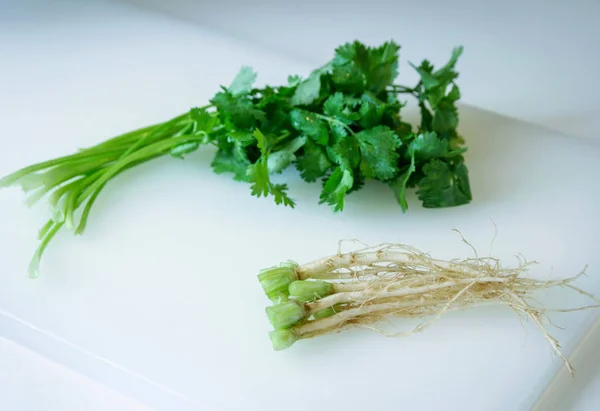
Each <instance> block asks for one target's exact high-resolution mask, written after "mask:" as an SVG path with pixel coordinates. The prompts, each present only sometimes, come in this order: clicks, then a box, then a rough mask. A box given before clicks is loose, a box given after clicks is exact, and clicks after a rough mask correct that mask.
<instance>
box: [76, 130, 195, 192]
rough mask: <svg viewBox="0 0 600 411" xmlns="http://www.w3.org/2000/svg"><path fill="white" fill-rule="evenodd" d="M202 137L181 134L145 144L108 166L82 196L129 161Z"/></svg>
mask: <svg viewBox="0 0 600 411" xmlns="http://www.w3.org/2000/svg"><path fill="white" fill-rule="evenodd" d="M201 140H202V137H198V136H180V137H175V138H172V139H168V140H163V141H159V142H157V143H153V144H151V145H148V146H145V147H143V148H141V149H140V150H138V151H136V152H134V153H131V154H130V155H129V156H127V157H125V158H122V159H120V160H119V161H117V162H115V163H114V164H112V165H111V166H109V167H107V169H106V171H105V174H103V175H102V177H100V178H99V179H98V180H96V181H94V183H92V184H91V185H90V186H88V187H87V188H86V189H85V191H84V192H83V193H82V194H81V196H80V198H81V199H83V200H85V198H87V197H88V196H89V195H91V194H92V193H93V192H94V191H96V190H97V189H98V188H99V187H100V186H102V185H103V184H104V183H106V182H107V181H108V180H110V179H111V178H112V177H113V176H114V175H115V174H116V173H117V172H118V171H119V170H120V169H121V168H123V167H125V166H127V165H128V164H129V163H133V162H135V161H138V160H141V159H143V158H144V157H147V156H154V155H157V154H166V153H165V151H167V152H168V150H169V149H170V148H172V147H174V146H177V145H179V144H182V143H185V142H191V141H201Z"/></svg>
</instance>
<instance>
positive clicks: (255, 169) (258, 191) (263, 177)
mask: <svg viewBox="0 0 600 411" xmlns="http://www.w3.org/2000/svg"><path fill="white" fill-rule="evenodd" d="M246 174H247V176H248V180H249V181H250V182H252V185H251V186H250V190H251V192H252V195H253V196H256V197H258V198H260V197H267V196H268V195H269V194H271V195H273V197H274V198H275V204H283V205H286V206H289V207H292V208H294V206H295V205H296V203H295V202H294V200H292V199H291V198H290V197H289V196H288V195H287V193H286V191H287V188H288V187H287V184H273V183H272V182H271V179H270V178H269V167H268V166H267V161H265V159H264V158H261V159H260V160H259V161H257V162H256V163H254V164H252V165H251V166H249V167H248V169H247V172H246Z"/></svg>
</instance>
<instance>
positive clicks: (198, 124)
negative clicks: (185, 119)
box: [190, 107, 219, 134]
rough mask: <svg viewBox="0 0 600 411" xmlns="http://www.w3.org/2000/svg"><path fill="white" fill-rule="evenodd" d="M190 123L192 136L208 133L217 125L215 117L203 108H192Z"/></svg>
mask: <svg viewBox="0 0 600 411" xmlns="http://www.w3.org/2000/svg"><path fill="white" fill-rule="evenodd" d="M190 120H191V121H192V134H198V133H208V132H210V131H212V129H213V128H214V127H216V125H217V124H218V123H219V119H218V117H217V116H216V115H214V114H211V113H209V112H208V111H206V109H205V108H197V107H195V108H192V109H191V110H190Z"/></svg>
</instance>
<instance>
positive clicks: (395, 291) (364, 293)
mask: <svg viewBox="0 0 600 411" xmlns="http://www.w3.org/2000/svg"><path fill="white" fill-rule="evenodd" d="M508 280H509V279H508V278H502V277H482V278H475V279H473V278H467V279H464V280H458V281H446V282H443V283H438V284H431V285H422V286H420V287H405V288H398V287H397V286H395V284H393V283H392V284H389V285H388V286H387V287H386V288H384V289H383V290H377V289H373V288H371V287H369V285H370V284H368V283H362V284H361V283H359V284H356V286H360V287H362V290H359V291H353V292H340V293H336V294H332V295H329V296H327V297H324V298H321V299H320V300H317V301H314V302H312V303H308V304H307V308H308V312H309V313H311V314H312V313H315V312H317V311H320V310H322V309H324V308H327V307H332V306H334V305H336V304H342V303H348V302H352V303H356V304H360V303H364V302H368V301H370V300H373V299H381V298H394V297H402V296H408V295H415V294H423V293H427V292H430V291H435V290H439V289H442V288H448V287H456V286H458V285H463V284H471V283H472V284H473V285H474V284H476V283H482V284H485V283H503V282H507V281H508ZM360 287H356V288H360ZM334 289H335V286H334Z"/></svg>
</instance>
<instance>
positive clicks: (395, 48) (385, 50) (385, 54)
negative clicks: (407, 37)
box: [367, 41, 400, 94]
mask: <svg viewBox="0 0 600 411" xmlns="http://www.w3.org/2000/svg"><path fill="white" fill-rule="evenodd" d="M399 51H400V46H399V45H397V44H396V43H394V42H391V41H388V42H385V43H383V44H382V45H381V46H380V47H377V48H375V49H371V50H370V52H369V72H368V74H367V84H368V87H367V89H368V90H369V91H371V92H373V93H375V94H378V93H380V92H381V91H383V90H385V88H386V87H387V86H389V85H391V84H392V83H393V81H394V80H395V78H396V77H397V76H398V52H399Z"/></svg>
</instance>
